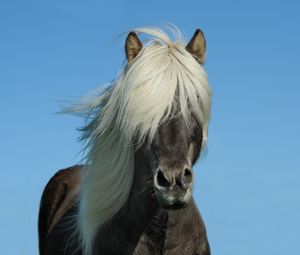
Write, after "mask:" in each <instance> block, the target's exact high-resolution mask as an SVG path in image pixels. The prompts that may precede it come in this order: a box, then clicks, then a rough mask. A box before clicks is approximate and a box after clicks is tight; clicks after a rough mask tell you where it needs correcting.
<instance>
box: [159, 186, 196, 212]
mask: <svg viewBox="0 0 300 255" xmlns="http://www.w3.org/2000/svg"><path fill="white" fill-rule="evenodd" d="M155 194H156V197H157V199H158V203H159V205H160V206H161V207H162V208H164V209H167V210H178V209H182V208H184V207H186V206H187V205H188V204H189V203H190V201H191V199H192V196H191V191H189V190H188V191H187V192H186V194H183V195H181V196H173V195H172V194H168V193H165V192H162V191H159V190H156V192H155Z"/></svg>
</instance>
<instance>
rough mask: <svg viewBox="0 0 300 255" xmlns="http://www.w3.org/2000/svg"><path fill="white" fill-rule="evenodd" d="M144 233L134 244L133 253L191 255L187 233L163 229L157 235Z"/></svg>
mask: <svg viewBox="0 0 300 255" xmlns="http://www.w3.org/2000/svg"><path fill="white" fill-rule="evenodd" d="M152 234H153V233H151V234H150V235H149V233H144V234H143V235H142V236H141V238H140V240H139V242H138V245H137V246H136V249H135V251H134V253H133V254H134V255H175V254H186V255H193V254H194V253H193V244H192V241H191V240H188V238H187V235H186V234H188V233H177V232H176V231H173V230H169V229H164V230H162V231H161V232H159V233H157V235H152Z"/></svg>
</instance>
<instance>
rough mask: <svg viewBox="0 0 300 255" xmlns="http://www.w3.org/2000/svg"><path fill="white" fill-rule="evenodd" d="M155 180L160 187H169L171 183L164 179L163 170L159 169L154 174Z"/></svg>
mask: <svg viewBox="0 0 300 255" xmlns="http://www.w3.org/2000/svg"><path fill="white" fill-rule="evenodd" d="M156 180H157V183H158V185H159V186H161V187H165V188H167V187H170V186H171V183H170V182H169V181H168V180H167V179H166V177H165V175H164V174H163V172H162V171H161V170H159V171H158V173H157V176H156Z"/></svg>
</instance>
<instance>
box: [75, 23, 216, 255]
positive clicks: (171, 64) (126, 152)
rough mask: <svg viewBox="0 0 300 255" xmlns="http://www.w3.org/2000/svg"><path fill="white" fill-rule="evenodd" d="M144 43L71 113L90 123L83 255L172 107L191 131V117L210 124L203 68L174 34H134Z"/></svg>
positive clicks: (81, 220)
mask: <svg viewBox="0 0 300 255" xmlns="http://www.w3.org/2000/svg"><path fill="white" fill-rule="evenodd" d="M134 31H135V32H137V33H142V34H144V35H145V36H146V37H147V41H146V42H145V43H144V47H143V49H142V50H141V52H139V54H138V56H137V57H136V59H135V60H134V61H133V63H132V64H130V65H127V66H125V67H124V69H123V70H122V71H121V73H120V75H119V77H118V78H117V79H116V80H115V81H113V82H112V84H111V85H110V86H109V87H108V88H106V89H105V90H103V91H102V92H101V93H100V94H99V93H98V95H96V96H94V97H93V98H92V99H91V100H90V101H88V102H85V103H84V104H79V106H78V107H74V108H73V112H77V113H83V114H86V115H87V116H88V117H89V118H91V120H90V122H89V123H88V124H87V125H86V126H85V127H84V128H83V136H82V138H83V139H84V140H86V141H87V145H88V153H87V160H88V163H87V171H86V174H85V176H84V177H83V181H82V183H81V192H80V200H79V201H80V203H79V212H78V215H77V216H76V217H75V219H76V221H77V223H76V224H77V228H78V232H79V237H80V240H81V245H82V248H83V251H84V254H87V255H90V254H91V253H92V247H93V241H94V239H95V237H96V234H97V232H98V230H99V228H100V227H101V226H102V225H103V224H104V223H105V222H107V221H108V220H110V219H111V218H112V217H113V216H114V215H115V214H116V213H117V212H118V211H119V210H120V209H121V207H122V206H123V205H124V203H125V202H126V200H127V199H128V196H129V192H130V190H131V185H132V180H133V174H134V147H136V146H139V145H141V144H142V143H143V142H151V141H152V139H153V137H154V134H155V133H156V130H157V128H158V126H159V125H160V123H162V122H163V121H165V120H166V119H168V118H170V117H171V116H172V112H173V111H172V110H173V109H174V105H175V103H176V104H177V105H179V106H180V109H181V114H182V116H183V118H184V120H185V122H186V124H187V126H190V125H191V120H190V117H189V116H190V114H189V113H190V111H192V112H193V115H194V116H195V117H196V119H197V120H198V122H199V123H200V124H201V125H202V127H203V138H204V142H205V140H206V139H207V127H208V122H209V118H210V98H211V92H210V88H209V85H208V81H207V75H206V73H205V71H204V70H203V68H202V66H201V65H200V64H199V63H198V62H197V61H196V60H195V59H194V58H193V57H192V56H191V54H190V53H189V52H187V51H186V49H185V45H186V42H185V41H184V40H183V37H182V35H181V33H180V32H179V30H178V29H174V31H173V34H174V37H175V40H174V41H172V40H171V39H170V37H169V36H168V35H167V33H165V32H164V31H162V30H160V29H157V28H141V29H135V30H134Z"/></svg>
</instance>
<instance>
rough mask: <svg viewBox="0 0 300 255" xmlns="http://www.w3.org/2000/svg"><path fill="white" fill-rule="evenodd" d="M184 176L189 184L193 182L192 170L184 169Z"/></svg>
mask: <svg viewBox="0 0 300 255" xmlns="http://www.w3.org/2000/svg"><path fill="white" fill-rule="evenodd" d="M183 176H184V177H185V180H186V182H187V183H191V182H192V181H193V173H192V170H191V169H190V168H185V169H184V174H183Z"/></svg>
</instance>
